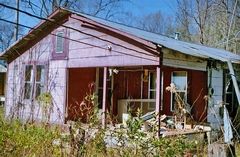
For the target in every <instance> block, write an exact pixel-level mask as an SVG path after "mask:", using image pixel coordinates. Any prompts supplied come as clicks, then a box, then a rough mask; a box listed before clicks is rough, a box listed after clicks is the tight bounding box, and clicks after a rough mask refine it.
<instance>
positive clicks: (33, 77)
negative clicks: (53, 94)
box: [23, 63, 48, 100]
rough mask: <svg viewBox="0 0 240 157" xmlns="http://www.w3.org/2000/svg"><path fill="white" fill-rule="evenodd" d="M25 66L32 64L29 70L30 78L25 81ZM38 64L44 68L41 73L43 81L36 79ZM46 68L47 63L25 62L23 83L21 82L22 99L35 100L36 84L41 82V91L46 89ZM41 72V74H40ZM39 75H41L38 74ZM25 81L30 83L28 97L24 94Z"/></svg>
mask: <svg viewBox="0 0 240 157" xmlns="http://www.w3.org/2000/svg"><path fill="white" fill-rule="evenodd" d="M27 66H32V72H31V78H30V81H26V67H27ZM38 66H42V67H43V68H44V72H43V73H42V74H43V76H42V77H43V81H40V82H39V81H37V67H38ZM47 70H48V65H46V64H44V63H43V64H25V65H24V84H23V88H24V89H23V92H24V93H23V99H24V100H36V99H37V97H36V90H37V84H39V83H40V84H42V85H43V92H45V91H46V89H47V85H46V82H47V74H48V72H47ZM42 74H41V75H42ZM40 77H41V76H40ZM26 83H30V84H31V87H30V88H31V90H30V96H29V98H26V96H25V94H26V91H25V90H26Z"/></svg>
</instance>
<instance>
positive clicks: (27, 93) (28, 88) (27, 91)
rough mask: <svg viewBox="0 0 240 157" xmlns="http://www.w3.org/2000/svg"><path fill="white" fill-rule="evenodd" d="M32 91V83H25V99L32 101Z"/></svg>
mask: <svg viewBox="0 0 240 157" xmlns="http://www.w3.org/2000/svg"><path fill="white" fill-rule="evenodd" d="M31 89H32V84H31V83H25V88H24V99H30V98H31Z"/></svg>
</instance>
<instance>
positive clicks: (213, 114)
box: [207, 67, 224, 129]
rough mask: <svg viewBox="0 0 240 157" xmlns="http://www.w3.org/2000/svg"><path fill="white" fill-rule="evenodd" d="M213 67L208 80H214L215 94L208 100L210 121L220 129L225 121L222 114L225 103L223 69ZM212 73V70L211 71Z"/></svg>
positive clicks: (215, 127) (214, 126)
mask: <svg viewBox="0 0 240 157" xmlns="http://www.w3.org/2000/svg"><path fill="white" fill-rule="evenodd" d="M218 68H219V69H217V70H216V69H212V78H210V76H208V82H209V83H210V81H212V88H213V91H214V92H213V95H212V97H211V98H209V101H208V117H207V119H208V122H210V123H211V126H212V127H213V128H214V129H220V126H221V124H222V123H223V121H222V118H221V116H220V107H221V105H222V104H223V88H224V87H223V70H222V69H221V68H220V67H218ZM209 74H210V72H209Z"/></svg>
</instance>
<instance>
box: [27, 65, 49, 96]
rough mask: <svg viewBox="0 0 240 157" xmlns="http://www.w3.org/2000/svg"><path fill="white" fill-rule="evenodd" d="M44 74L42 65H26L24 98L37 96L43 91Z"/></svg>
mask: <svg viewBox="0 0 240 157" xmlns="http://www.w3.org/2000/svg"><path fill="white" fill-rule="evenodd" d="M45 75H46V74H45V66H44V65H26V67H25V85H24V99H31V98H37V97H38V96H39V95H40V94H41V93H43V92H44V83H45Z"/></svg>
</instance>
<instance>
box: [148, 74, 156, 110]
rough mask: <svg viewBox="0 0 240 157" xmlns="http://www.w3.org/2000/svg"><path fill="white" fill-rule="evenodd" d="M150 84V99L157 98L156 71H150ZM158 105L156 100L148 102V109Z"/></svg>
mask: <svg viewBox="0 0 240 157" xmlns="http://www.w3.org/2000/svg"><path fill="white" fill-rule="evenodd" d="M148 82H149V84H148V99H156V73H155V72H150V73H149V81H148ZM155 106H156V103H155V102H151V103H149V104H148V110H154V109H155Z"/></svg>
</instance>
